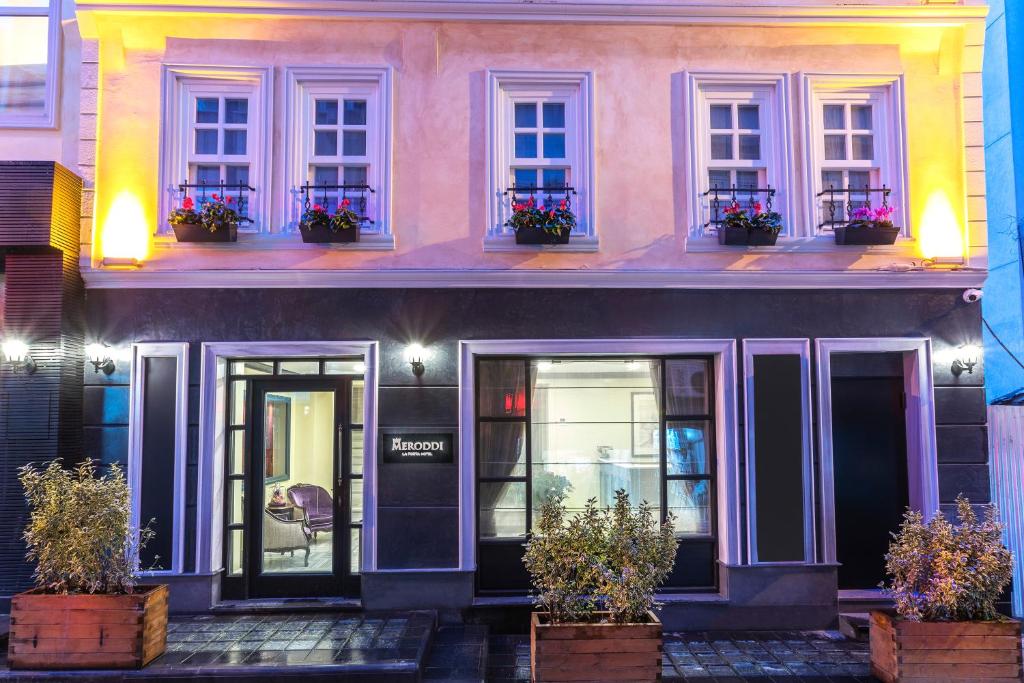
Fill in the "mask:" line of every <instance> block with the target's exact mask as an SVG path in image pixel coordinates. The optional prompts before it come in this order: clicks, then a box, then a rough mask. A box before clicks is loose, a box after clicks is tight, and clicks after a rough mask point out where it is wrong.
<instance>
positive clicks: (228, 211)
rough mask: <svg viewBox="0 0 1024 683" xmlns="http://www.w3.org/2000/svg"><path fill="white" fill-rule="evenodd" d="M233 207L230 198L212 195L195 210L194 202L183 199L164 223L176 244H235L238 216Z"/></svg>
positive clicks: (231, 198)
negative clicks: (171, 229) (172, 233)
mask: <svg viewBox="0 0 1024 683" xmlns="http://www.w3.org/2000/svg"><path fill="white" fill-rule="evenodd" d="M234 204H235V200H234V198H233V197H221V196H220V195H219V194H212V195H210V199H209V200H204V201H203V204H202V206H201V207H200V209H199V210H198V211H196V208H195V201H194V200H193V199H192V198H191V197H185V198H184V199H183V200H182V201H181V207H180V208H176V209H173V210H172V211H171V214H170V216H168V218H167V220H168V222H169V223H170V224H171V228H173V229H174V237H175V239H177V240H178V241H179V242H235V241H237V240H238V224H239V223H241V222H242V217H241V215H240V214H239V213H238V211H237V210H236V209H235V207H234Z"/></svg>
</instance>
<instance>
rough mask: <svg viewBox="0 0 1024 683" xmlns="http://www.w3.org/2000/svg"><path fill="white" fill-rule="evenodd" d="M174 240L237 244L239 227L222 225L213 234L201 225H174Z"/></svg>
mask: <svg viewBox="0 0 1024 683" xmlns="http://www.w3.org/2000/svg"><path fill="white" fill-rule="evenodd" d="M171 228H173V229H174V239H176V240H178V241H179V242H237V241H238V225H237V224H234V223H232V224H228V225H221V226H220V227H218V228H217V229H216V230H214V231H213V232H210V231H209V230H207V229H206V228H205V227H203V225H202V224H201V223H172V224H171Z"/></svg>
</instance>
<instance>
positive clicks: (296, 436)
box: [259, 363, 335, 574]
mask: <svg viewBox="0 0 1024 683" xmlns="http://www.w3.org/2000/svg"><path fill="white" fill-rule="evenodd" d="M282 365H284V363H282ZM263 413H264V416H265V418H266V419H265V421H264V425H263V429H264V434H263V443H262V444H260V448H261V449H262V451H259V452H261V453H262V454H263V471H264V483H265V486H264V487H263V505H264V511H263V518H262V523H263V553H262V571H263V573H265V574H302V573H329V572H331V571H332V567H333V554H334V553H333V531H334V501H333V494H332V491H333V490H334V485H333V481H334V434H335V421H334V392H332V391H282V392H274V393H272V394H266V396H265V398H264V404H263Z"/></svg>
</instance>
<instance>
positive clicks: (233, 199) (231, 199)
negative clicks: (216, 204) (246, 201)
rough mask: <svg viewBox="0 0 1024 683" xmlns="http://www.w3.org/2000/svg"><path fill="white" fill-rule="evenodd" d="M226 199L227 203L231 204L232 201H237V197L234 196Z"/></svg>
mask: <svg viewBox="0 0 1024 683" xmlns="http://www.w3.org/2000/svg"><path fill="white" fill-rule="evenodd" d="M225 200H227V203H228V204H230V203H231V202H233V201H235V198H234V197H225Z"/></svg>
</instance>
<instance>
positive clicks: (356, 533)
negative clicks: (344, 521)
mask: <svg viewBox="0 0 1024 683" xmlns="http://www.w3.org/2000/svg"><path fill="white" fill-rule="evenodd" d="M362 531H363V530H362V529H350V530H349V532H350V533H351V536H350V538H349V543H351V546H350V548H349V550H350V555H351V557H350V558H349V571H351V572H352V573H353V574H358V573H359V572H361V571H362V569H363V565H362V561H361V558H362V556H363V545H362V536H363V534H362Z"/></svg>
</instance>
